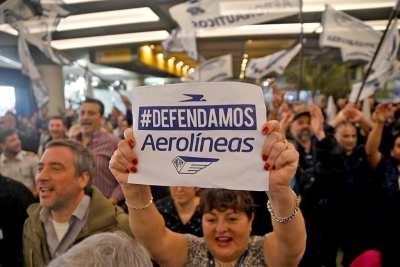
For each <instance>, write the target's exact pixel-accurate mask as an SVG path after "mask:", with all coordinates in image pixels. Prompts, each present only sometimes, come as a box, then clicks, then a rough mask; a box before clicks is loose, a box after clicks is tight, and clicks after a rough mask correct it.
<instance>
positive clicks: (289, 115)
mask: <svg viewBox="0 0 400 267" xmlns="http://www.w3.org/2000/svg"><path fill="white" fill-rule="evenodd" d="M294 115H295V114H294V113H293V112H283V113H282V114H281V119H280V120H279V125H280V128H281V133H287V131H288V130H289V127H290V123H291V122H292V121H293V118H294Z"/></svg>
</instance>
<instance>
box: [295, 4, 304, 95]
mask: <svg viewBox="0 0 400 267" xmlns="http://www.w3.org/2000/svg"><path fill="white" fill-rule="evenodd" d="M299 6H300V12H299V23H300V37H299V39H300V40H299V41H300V43H301V49H300V54H299V56H300V60H299V64H300V65H299V82H298V85H299V87H298V88H297V99H296V100H297V101H300V91H301V87H302V86H303V61H304V42H303V35H304V30H303V0H299Z"/></svg>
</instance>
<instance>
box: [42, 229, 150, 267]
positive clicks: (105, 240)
mask: <svg viewBox="0 0 400 267" xmlns="http://www.w3.org/2000/svg"><path fill="white" fill-rule="evenodd" d="M81 266H91V267H114V266H118V267H151V266H153V264H152V262H151V258H150V254H149V252H148V251H147V250H146V248H145V247H144V246H143V245H142V244H141V243H140V242H139V241H137V240H136V239H133V238H131V237H130V236H128V235H127V234H126V233H124V232H122V231H116V232H113V233H98V234H94V235H92V236H89V237H87V238H86V239H85V240H83V241H82V242H80V243H79V244H77V245H75V246H73V247H72V248H71V249H69V250H68V251H67V252H65V253H64V254H61V255H60V256H58V257H57V258H55V259H54V260H52V261H51V262H50V264H49V265H48V266H47V267H81Z"/></svg>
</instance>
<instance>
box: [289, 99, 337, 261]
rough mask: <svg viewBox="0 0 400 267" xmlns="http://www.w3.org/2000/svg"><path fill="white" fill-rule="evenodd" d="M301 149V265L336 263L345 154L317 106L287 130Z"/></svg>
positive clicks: (305, 112) (297, 173) (299, 180)
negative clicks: (328, 131)
mask: <svg viewBox="0 0 400 267" xmlns="http://www.w3.org/2000/svg"><path fill="white" fill-rule="evenodd" d="M287 138H288V139H290V140H291V141H292V142H293V143H294V144H295V145H296V146H297V151H298V152H299V155H300V158H299V168H298V170H297V172H296V183H297V187H298V192H297V193H298V194H300V195H301V197H302V201H301V204H300V207H301V209H302V211H303V212H304V214H305V221H306V227H307V248H306V252H305V254H304V257H303V259H302V261H301V262H300V264H299V266H300V267H305V266H307V267H313V266H322V265H323V266H327V267H329V266H336V254H337V251H338V248H339V238H338V236H339V231H340V227H339V226H340V224H339V222H338V220H339V216H338V208H337V207H338V202H339V201H340V192H341V191H342V188H343V183H344V176H343V173H342V169H341V168H338V166H341V165H343V155H342V153H341V150H340V147H339V145H338V143H337V141H336V140H335V138H334V137H333V136H332V135H330V134H325V132H324V116H323V113H322V110H321V109H320V108H319V107H318V106H311V107H310V108H309V111H303V112H300V113H297V114H295V115H294V117H293V119H292V121H291V123H290V130H289V133H288V137H287Z"/></svg>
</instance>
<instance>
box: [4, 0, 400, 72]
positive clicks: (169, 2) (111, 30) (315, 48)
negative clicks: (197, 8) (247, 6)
mask: <svg viewBox="0 0 400 267" xmlns="http://www.w3.org/2000/svg"><path fill="white" fill-rule="evenodd" d="M10 1H12V0H10ZM310 1H311V2H319V3H322V4H323V3H324V2H323V1H317V0H304V1H303V2H310ZM341 1H342V2H346V1H343V0H341ZM349 1H350V2H354V3H355V4H357V3H360V4H363V3H364V4H365V3H368V2H376V1H372V0H362V1H361V0H349ZM349 1H348V2H349ZM2 2H4V0H0V4H1V3H2ZM65 2H66V3H67V1H65ZM183 2H185V1H183V0H100V1H94V2H86V3H75V4H70V5H71V6H73V7H75V8H76V10H77V13H76V15H79V14H88V13H94V12H102V11H111V10H120V9H130V8H139V7H149V8H150V9H151V10H152V11H153V12H154V13H155V14H156V15H157V16H158V17H159V21H155V22H147V23H138V24H125V25H115V26H102V27H94V28H87V29H76V30H67V31H62V32H56V33H55V34H54V36H53V40H62V39H70V38H82V37H92V36H105V35H114V34H126V33H132V32H145V31H158V30H166V31H168V32H171V30H172V29H174V28H176V27H177V26H178V25H177V23H176V22H175V21H174V20H173V19H172V17H171V16H170V14H169V8H170V7H172V6H174V5H177V4H179V3H183ZM327 2H328V1H327ZM378 2H379V0H378ZM380 2H381V3H384V2H385V1H384V0H381V1H380ZM387 2H388V1H386V2H385V3H387ZM389 2H391V1H389ZM329 3H331V4H332V1H329ZM394 4H395V1H394V0H393V5H394ZM333 7H334V8H335V5H333ZM391 10H392V7H390V6H387V4H386V5H384V4H383V5H382V6H381V7H379V6H378V7H376V8H374V9H363V10H346V11H345V12H346V13H348V14H349V15H351V16H354V17H356V18H359V19H361V20H364V21H372V20H387V19H388V18H389V16H390V13H391ZM321 15H322V12H321V11H314V12H306V13H304V14H303V22H304V23H319V22H321ZM298 22H299V15H294V16H290V17H287V18H283V19H279V20H275V21H269V22H267V23H268V24H281V23H298ZM226 31H229V29H226ZM304 37H305V38H306V39H307V42H306V44H305V46H304V56H315V57H318V56H322V55H324V54H326V53H336V52H335V51H336V50H335V49H333V48H332V49H330V48H323V49H321V48H320V47H319V45H318V37H319V35H318V34H317V33H315V32H314V33H307V34H305V35H304ZM16 40H17V37H15V36H13V35H10V34H7V33H4V32H0V66H4V67H14V68H15V67H16V66H17V65H16V64H15V61H17V62H18V54H17V48H16V44H17V41H16ZM298 41H299V33H294V34H274V35H269V34H268V33H266V34H261V35H249V36H238V37H233V36H230V37H214V38H198V39H197V43H198V51H199V53H200V54H201V55H202V56H203V57H204V58H206V59H210V58H214V57H218V56H222V55H226V54H232V56H233V73H234V76H235V77H239V74H240V67H241V63H242V59H243V54H245V53H246V54H248V55H249V58H257V57H263V56H266V55H268V54H271V53H274V52H277V51H279V50H283V49H286V48H289V47H290V46H292V45H293V44H294V43H296V42H298ZM142 45H155V49H158V50H160V49H161V48H160V41H149V42H146V41H143V42H140V43H130V44H116V45H112V46H99V47H88V48H80V49H68V50H63V51H62V52H63V53H65V54H66V55H68V56H70V57H71V58H73V59H82V58H86V59H89V60H90V61H91V62H93V63H95V60H96V53H98V52H99V51H106V50H109V49H129V50H130V51H131V53H132V55H131V60H130V61H129V62H119V63H107V64H105V65H106V66H107V67H114V68H118V69H122V70H125V72H124V74H121V75H122V76H123V77H129V76H135V75H145V76H146V75H151V76H159V77H171V76H174V75H171V74H169V73H166V72H164V71H160V70H157V69H156V68H153V67H149V66H146V65H144V64H142V63H141V62H140V61H139V57H138V49H139V47H140V46H142ZM159 52H161V50H160V51H159ZM174 56H175V57H176V58H177V60H182V61H184V62H185V64H188V65H189V66H190V67H193V66H195V65H196V64H198V63H197V62H194V61H192V60H190V59H189V58H188V56H187V55H186V54H175V55H174ZM337 57H338V60H339V59H340V55H339V53H337ZM13 61H14V63H13ZM10 64H11V65H10ZM96 68H97V69H98V70H99V71H100V70H101V69H102V68H104V66H99V65H97V66H96ZM71 71H72V69H71ZM104 75H106V74H104ZM113 75H114V76H112V77H114V78H115V77H117V76H115V74H113ZM106 78H107V79H109V78H111V77H106Z"/></svg>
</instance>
